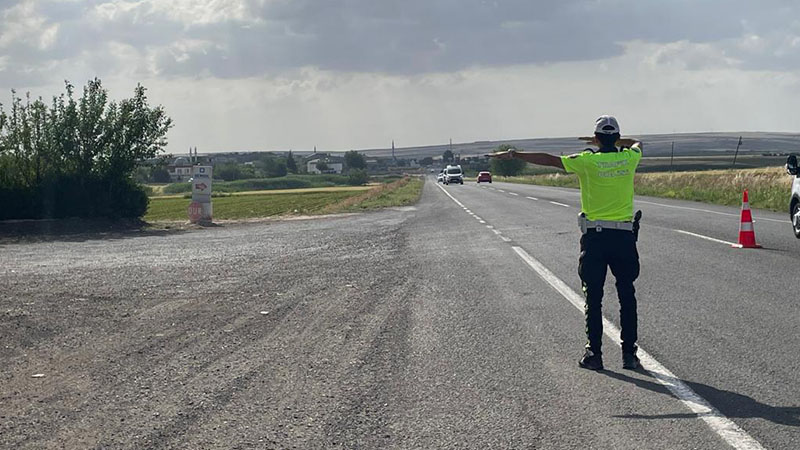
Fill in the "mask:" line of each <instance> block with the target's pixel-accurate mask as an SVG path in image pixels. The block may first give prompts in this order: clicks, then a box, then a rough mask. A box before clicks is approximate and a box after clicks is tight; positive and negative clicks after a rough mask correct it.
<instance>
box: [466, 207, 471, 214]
mask: <svg viewBox="0 0 800 450" xmlns="http://www.w3.org/2000/svg"><path fill="white" fill-rule="evenodd" d="M464 211H466V212H467V214H472V211H470V210H468V209H467V208H464Z"/></svg>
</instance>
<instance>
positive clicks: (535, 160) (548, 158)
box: [489, 150, 564, 169]
mask: <svg viewBox="0 0 800 450" xmlns="http://www.w3.org/2000/svg"><path fill="white" fill-rule="evenodd" d="M489 157H490V158H497V159H513V158H519V159H521V160H523V161H525V162H529V163H531V164H538V165H540V166H551V167H556V168H559V169H563V168H564V165H563V164H562V163H561V158H559V157H558V156H553V155H551V154H549V153H538V152H518V151H516V150H509V151H507V152H497V153H492V154H491V155H489Z"/></svg>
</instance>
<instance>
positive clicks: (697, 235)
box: [673, 230, 739, 245]
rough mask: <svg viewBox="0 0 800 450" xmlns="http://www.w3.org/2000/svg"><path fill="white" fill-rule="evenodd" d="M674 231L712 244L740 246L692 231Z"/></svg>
mask: <svg viewBox="0 0 800 450" xmlns="http://www.w3.org/2000/svg"><path fill="white" fill-rule="evenodd" d="M673 231H677V232H678V233H681V234H688V235H689V236H694V237H698V238H700V239H705V240H707V241H711V242H719V243H720V244H728V245H739V244H736V243H734V242H728V241H723V240H722V239H717V238H713V237H709V236H705V235H702V234H697V233H692V232H691V231H684V230H673Z"/></svg>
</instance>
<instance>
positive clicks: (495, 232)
mask: <svg viewBox="0 0 800 450" xmlns="http://www.w3.org/2000/svg"><path fill="white" fill-rule="evenodd" d="M492 231H494V234H496V235H498V236H500V235H501V234H503V232H502V231H500V230H494V229H493V230H492Z"/></svg>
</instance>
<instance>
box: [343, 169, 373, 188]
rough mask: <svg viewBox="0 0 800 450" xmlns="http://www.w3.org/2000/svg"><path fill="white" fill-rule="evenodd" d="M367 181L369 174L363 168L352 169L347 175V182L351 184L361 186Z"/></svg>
mask: <svg viewBox="0 0 800 450" xmlns="http://www.w3.org/2000/svg"><path fill="white" fill-rule="evenodd" d="M367 181H369V175H367V171H366V170H364V169H353V170H351V171H350V172H349V173H348V175H347V184H350V185H353V186H362V185H365V184H367Z"/></svg>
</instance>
